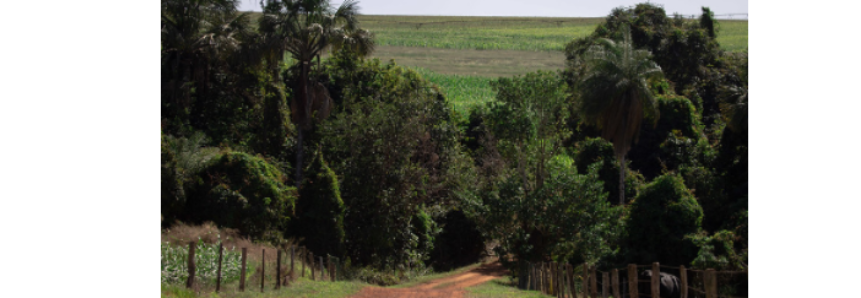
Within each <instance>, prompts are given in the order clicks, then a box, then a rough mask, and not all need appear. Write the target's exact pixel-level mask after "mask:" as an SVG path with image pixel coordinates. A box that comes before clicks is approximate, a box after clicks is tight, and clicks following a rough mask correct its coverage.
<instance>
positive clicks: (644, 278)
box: [637, 270, 682, 298]
mask: <svg viewBox="0 0 861 298" xmlns="http://www.w3.org/2000/svg"><path fill="white" fill-rule="evenodd" d="M637 279H638V280H639V289H638V290H639V292H640V297H644V296H643V295H647V296H646V297H650V296H651V295H652V284H651V282H650V281H651V280H652V270H646V271H643V272H642V273H640V276H638V277H637ZM660 288H661V298H681V296H682V283H681V281H679V277H678V276H675V275H672V274H669V273H666V272H661V279H660Z"/></svg>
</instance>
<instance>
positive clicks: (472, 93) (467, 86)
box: [415, 68, 496, 117]
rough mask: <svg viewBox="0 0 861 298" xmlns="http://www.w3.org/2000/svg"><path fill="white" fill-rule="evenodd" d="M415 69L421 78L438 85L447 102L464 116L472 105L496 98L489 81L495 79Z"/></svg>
mask: <svg viewBox="0 0 861 298" xmlns="http://www.w3.org/2000/svg"><path fill="white" fill-rule="evenodd" d="M415 70H416V71H418V72H419V74H421V75H422V77H423V78H425V79H427V80H428V81H431V82H433V83H434V84H436V85H437V86H439V88H440V91H442V93H443V94H444V95H445V97H446V99H448V102H450V103H452V105H453V106H454V110H455V111H458V112H459V113H461V114H462V116H464V117H465V116H466V115H467V113H468V111H469V110H470V109H472V108H473V107H475V106H478V105H483V104H485V103H486V102H488V101H491V100H494V99H495V98H496V92H494V91H493V89H491V88H490V81H492V80H495V79H493V78H488V77H479V76H469V75H446V74H439V73H436V72H433V71H429V70H427V69H424V68H415Z"/></svg>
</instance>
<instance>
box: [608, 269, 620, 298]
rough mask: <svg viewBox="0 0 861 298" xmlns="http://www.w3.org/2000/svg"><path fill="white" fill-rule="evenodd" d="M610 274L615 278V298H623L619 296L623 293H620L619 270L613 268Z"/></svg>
mask: <svg viewBox="0 0 861 298" xmlns="http://www.w3.org/2000/svg"><path fill="white" fill-rule="evenodd" d="M610 272H611V273H610V274H611V275H612V276H613V277H612V278H613V281H612V283H613V298H621V297H622V296H619V294H621V292H619V269H616V268H613V270H611V271H610Z"/></svg>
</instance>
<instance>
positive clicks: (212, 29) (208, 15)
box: [161, 0, 251, 113]
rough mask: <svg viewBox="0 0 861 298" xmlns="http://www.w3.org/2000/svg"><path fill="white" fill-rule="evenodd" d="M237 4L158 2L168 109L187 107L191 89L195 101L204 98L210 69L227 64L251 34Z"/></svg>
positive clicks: (213, 0) (188, 0)
mask: <svg viewBox="0 0 861 298" xmlns="http://www.w3.org/2000/svg"><path fill="white" fill-rule="evenodd" d="M238 4H239V1H238V0H162V2H161V9H162V12H161V47H162V59H163V63H164V65H163V67H162V69H163V71H164V72H163V73H162V97H163V98H164V100H165V101H166V103H168V104H169V105H172V109H171V110H173V111H186V110H187V109H188V108H190V107H191V104H192V103H191V92H190V89H191V88H190V87H191V86H194V90H195V97H196V98H197V100H201V99H202V98H206V97H207V96H206V92H207V91H208V90H207V86H208V84H207V83H208V79H209V74H210V72H211V68H212V67H213V66H215V67H226V66H228V65H230V63H228V62H227V61H228V59H229V57H231V56H233V54H234V53H236V52H237V51H238V50H239V49H240V44H241V42H240V40H241V39H242V38H243V37H246V36H248V35H249V34H251V31H250V28H248V26H247V23H248V14H246V13H242V14H240V13H238V11H237V9H236V7H237V5H238ZM189 82H190V83H192V84H188V83H189ZM178 113H183V112H178Z"/></svg>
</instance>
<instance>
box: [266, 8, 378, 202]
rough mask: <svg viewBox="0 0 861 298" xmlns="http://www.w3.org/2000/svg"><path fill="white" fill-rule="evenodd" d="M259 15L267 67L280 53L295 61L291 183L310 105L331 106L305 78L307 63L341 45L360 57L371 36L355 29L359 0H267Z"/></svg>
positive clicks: (308, 123)
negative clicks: (335, 1)
mask: <svg viewBox="0 0 861 298" xmlns="http://www.w3.org/2000/svg"><path fill="white" fill-rule="evenodd" d="M260 4H261V6H263V7H264V8H263V17H262V18H261V19H260V31H261V33H263V35H264V38H263V43H264V46H263V47H264V52H265V54H264V57H265V58H266V60H267V61H268V63H269V66H270V67H271V69H272V70H277V68H276V67H277V64H278V63H279V61H280V60H281V58H282V55H283V54H284V52H285V51H286V52H288V53H290V55H291V56H292V57H293V59H295V60H296V61H298V63H299V82H298V87H299V88H298V90H297V92H296V96H295V97H294V99H293V100H292V103H291V105H290V109H291V118H292V120H293V122H294V123H295V124H297V127H298V128H299V129H298V130H297V132H298V134H297V137H298V143H297V146H298V147H297V150H296V165H295V167H296V185H297V186H299V185H301V182H302V155H303V151H304V150H303V147H302V139H303V134H304V133H303V131H306V130H310V129H311V119H312V117H313V113H312V112H313V109H312V107H315V106H324V107H326V110H330V109H331V106H332V104H331V98H330V97H329V96H328V92H325V88H321V87H322V86H321V85H319V84H312V83H311V82H309V79H308V73H309V72H310V67H311V65H310V64H311V61H312V59H314V58H315V57H317V58H318V59H319V56H320V54H321V53H322V51H323V50H325V49H327V48H329V47H335V48H336V49H340V48H346V49H348V50H350V51H353V52H355V53H357V54H359V55H360V56H364V55H367V54H370V53H371V52H372V51H373V49H374V43H373V36H372V35H371V34H370V33H368V31H366V30H362V29H359V27H358V25H359V22H358V19H357V16H358V11H359V6H358V5H357V4H358V2H356V1H352V0H347V1H345V2H344V3H342V4H341V6H339V7H338V8H337V9H332V7H330V6H329V1H328V0H267V1H266V3H265V5H263V4H264V3H263V1H261V3H260Z"/></svg>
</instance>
